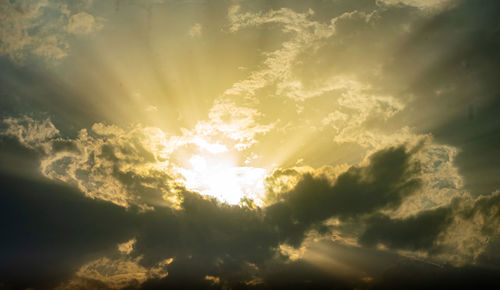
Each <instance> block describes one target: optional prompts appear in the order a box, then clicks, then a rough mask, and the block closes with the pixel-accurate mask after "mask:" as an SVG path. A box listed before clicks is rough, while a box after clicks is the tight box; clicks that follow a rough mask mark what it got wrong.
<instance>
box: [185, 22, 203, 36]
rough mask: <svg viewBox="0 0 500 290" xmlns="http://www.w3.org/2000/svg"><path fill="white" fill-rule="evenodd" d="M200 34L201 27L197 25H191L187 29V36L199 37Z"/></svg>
mask: <svg viewBox="0 0 500 290" xmlns="http://www.w3.org/2000/svg"><path fill="white" fill-rule="evenodd" d="M201 32H202V26H201V24H199V23H195V24H193V26H191V28H190V29H189V32H188V35H189V36H191V37H193V38H194V37H200V36H201Z"/></svg>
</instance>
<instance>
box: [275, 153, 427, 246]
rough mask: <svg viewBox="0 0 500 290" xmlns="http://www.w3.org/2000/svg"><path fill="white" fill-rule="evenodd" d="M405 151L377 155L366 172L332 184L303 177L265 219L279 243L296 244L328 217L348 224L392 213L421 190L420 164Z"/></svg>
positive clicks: (344, 176)
mask: <svg viewBox="0 0 500 290" xmlns="http://www.w3.org/2000/svg"><path fill="white" fill-rule="evenodd" d="M411 155H412V153H411V152H407V151H406V148H405V147H404V146H400V147H395V148H389V149H386V150H382V151H379V152H377V153H375V154H374V155H373V156H371V158H370V164H369V165H368V166H366V167H352V168H350V169H349V170H348V171H347V172H346V173H343V174H341V175H340V176H339V177H338V178H337V179H336V181H335V183H334V184H333V185H332V184H331V182H330V181H329V180H328V179H327V178H314V177H312V176H311V175H305V176H304V177H303V179H302V180H301V181H300V182H299V183H298V184H297V185H296V187H295V188H294V189H293V190H292V191H290V192H289V193H288V194H287V195H286V196H285V197H284V201H282V202H279V203H277V204H274V205H272V206H270V207H269V208H268V209H267V210H266V213H267V218H268V220H269V222H270V223H271V224H276V225H278V227H279V230H280V232H281V235H282V237H283V239H284V240H285V241H286V242H288V243H290V244H292V245H295V246H298V245H300V243H301V242H302V239H303V237H304V232H306V231H307V230H308V229H310V227H311V226H312V225H314V224H318V223H319V222H322V221H324V220H326V219H327V218H330V217H338V218H340V219H341V220H349V219H353V218H357V217H359V216H362V215H366V214H369V213H372V212H374V211H376V210H379V209H384V208H385V209H394V208H396V207H397V206H399V205H400V204H401V201H402V200H403V198H404V197H406V196H409V195H411V194H412V193H414V192H415V190H416V189H418V188H419V185H420V180H419V178H418V175H417V174H418V172H419V171H418V170H419V166H418V162H416V161H414V160H413V161H412V160H411Z"/></svg>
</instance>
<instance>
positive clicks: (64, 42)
mask: <svg viewBox="0 0 500 290" xmlns="http://www.w3.org/2000/svg"><path fill="white" fill-rule="evenodd" d="M88 6H90V2H89V1H76V2H75V3H70V4H68V3H66V2H64V1H34V2H33V1H18V0H16V1H3V2H2V4H0V26H1V28H0V40H1V45H0V54H2V55H7V56H8V57H9V58H10V59H12V60H14V61H18V62H20V61H22V60H23V59H24V58H25V57H26V56H27V55H35V56H39V57H42V58H44V59H49V60H59V59H62V58H64V57H65V56H67V55H68V51H69V47H70V44H69V43H70V42H69V37H68V33H70V34H89V33H92V32H95V31H98V30H100V29H101V28H102V24H100V23H98V22H97V21H96V20H95V18H94V16H92V15H90V14H88V13H86V12H83V11H78V10H80V9H87V7H88ZM54 14H55V15H57V17H54Z"/></svg>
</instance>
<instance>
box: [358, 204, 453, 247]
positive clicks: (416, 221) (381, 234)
mask: <svg viewBox="0 0 500 290" xmlns="http://www.w3.org/2000/svg"><path fill="white" fill-rule="evenodd" d="M450 213H451V209H450V208H439V209H436V210H430V211H425V212H420V213H419V214H418V215H416V216H411V217H409V218H406V219H391V218H389V217H388V216H385V215H382V214H379V215H375V216H373V217H371V218H370V219H368V221H367V224H366V226H367V229H366V230H365V231H364V233H363V234H362V235H361V237H360V238H359V242H360V243H361V244H362V245H364V246H376V245H377V244H378V243H381V244H383V245H385V246H387V247H389V248H391V249H404V250H411V251H418V250H428V249H430V248H432V247H434V246H435V242H436V240H437V237H438V236H439V234H441V233H442V232H443V230H444V229H446V227H447V226H448V225H449V224H450V223H451V222H452V220H451V214H450Z"/></svg>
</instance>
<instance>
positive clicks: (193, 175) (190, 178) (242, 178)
mask: <svg viewBox="0 0 500 290" xmlns="http://www.w3.org/2000/svg"><path fill="white" fill-rule="evenodd" d="M189 163H190V168H187V169H181V170H180V172H181V174H182V175H183V176H184V177H185V185H186V187H187V188H188V189H189V190H193V191H198V192H200V193H201V194H203V195H208V196H213V197H216V198H218V199H219V200H221V201H223V202H226V203H228V204H240V202H241V201H242V199H245V198H248V199H252V200H253V201H254V203H255V204H256V205H258V206H262V199H263V197H264V193H265V187H264V179H265V176H266V170H265V169H263V168H256V167H246V166H237V165H236V164H235V163H234V162H232V161H230V160H223V159H221V158H208V157H207V156H205V157H204V156H200V155H194V156H192V157H191V158H190V159H189Z"/></svg>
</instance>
